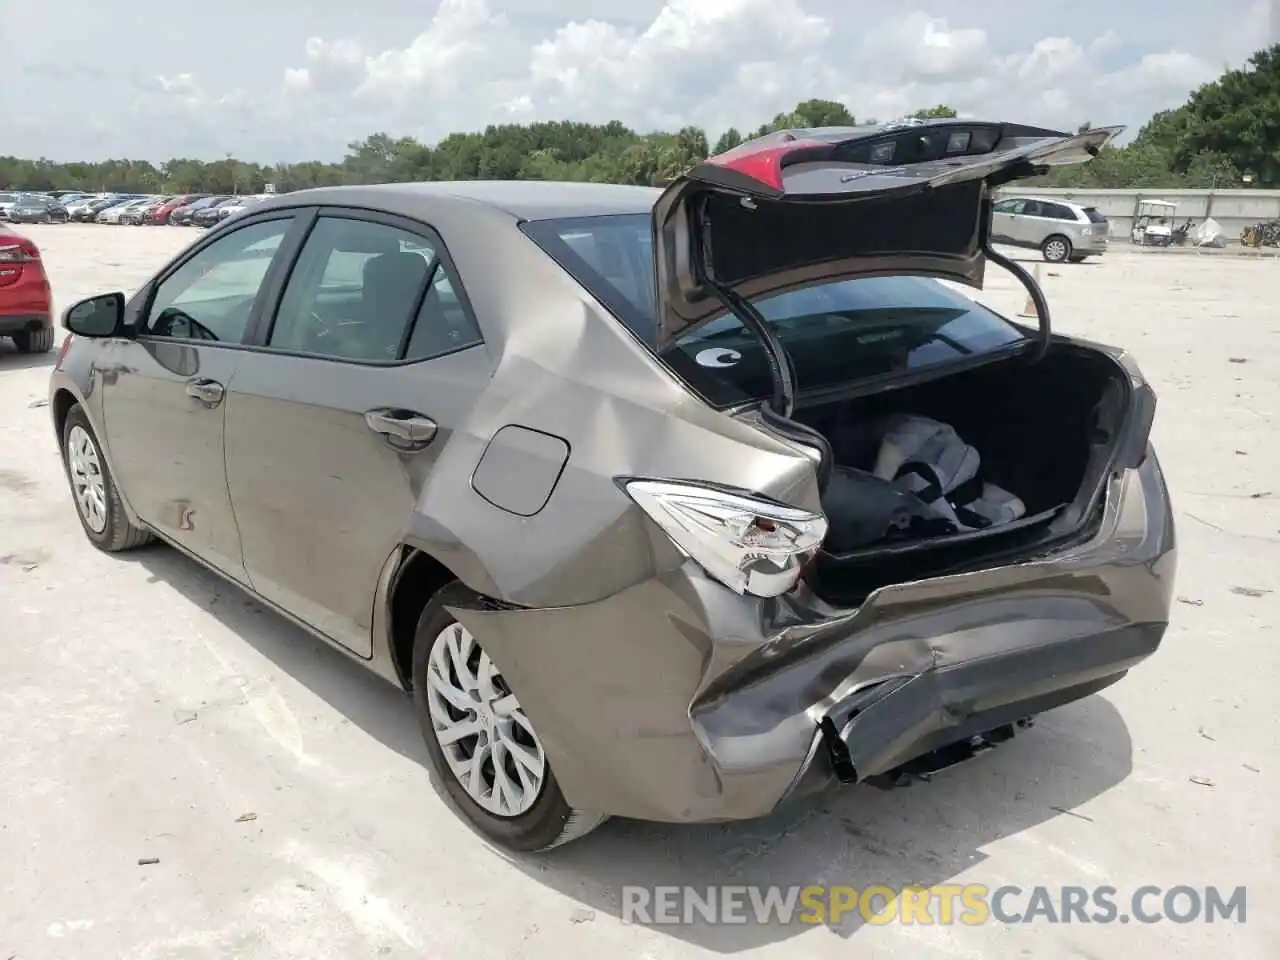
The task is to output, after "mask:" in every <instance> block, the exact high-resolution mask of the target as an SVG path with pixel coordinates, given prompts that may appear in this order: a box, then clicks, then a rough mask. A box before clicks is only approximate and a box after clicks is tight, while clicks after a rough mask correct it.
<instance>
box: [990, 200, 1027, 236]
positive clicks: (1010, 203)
mask: <svg viewBox="0 0 1280 960" xmlns="http://www.w3.org/2000/svg"><path fill="white" fill-rule="evenodd" d="M1023 204H1024V201H1022V200H1019V199H1017V198H1010V199H1008V200H1001V201H1000V202H999V203H997V204H994V205H993V206H992V207H991V239H992V240H996V241H998V242H1000V243H1011V242H1012V241H1013V234H1014V229H1015V226H1014V219H1015V218H1014V216H1013V215H1014V213H1016V212H1017V211H1019V210H1021V209H1022V207H1023Z"/></svg>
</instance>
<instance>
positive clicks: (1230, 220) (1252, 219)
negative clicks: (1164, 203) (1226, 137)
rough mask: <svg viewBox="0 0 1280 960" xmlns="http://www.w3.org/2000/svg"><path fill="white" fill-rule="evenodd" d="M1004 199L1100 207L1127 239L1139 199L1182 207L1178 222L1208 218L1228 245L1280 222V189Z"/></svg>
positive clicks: (1044, 193) (1054, 193) (1057, 193)
mask: <svg viewBox="0 0 1280 960" xmlns="http://www.w3.org/2000/svg"><path fill="white" fill-rule="evenodd" d="M997 194H998V195H1000V196H1011V195H1019V196H1020V195H1023V194H1028V195H1035V196H1039V197H1062V198H1063V199H1065V200H1070V201H1072V202H1073V203H1078V204H1080V205H1081V206H1084V207H1097V208H1098V210H1099V211H1101V212H1102V213H1103V214H1105V215H1106V217H1107V219H1108V220H1110V221H1111V236H1112V238H1113V239H1116V240H1127V239H1128V237H1129V231H1130V230H1131V229H1132V228H1133V220H1134V212H1135V211H1136V210H1137V207H1138V201H1139V200H1168V201H1170V202H1171V203H1176V204H1177V205H1178V209H1177V211H1175V217H1176V222H1177V223H1181V222H1182V221H1183V220H1184V219H1186V218H1187V217H1191V218H1192V219H1193V220H1194V221H1195V222H1197V223H1199V222H1200V221H1201V220H1203V219H1204V218H1205V217H1206V216H1210V217H1213V219H1215V220H1217V221H1218V223H1220V224H1221V225H1222V230H1223V233H1224V234H1225V237H1226V239H1227V241H1228V242H1236V241H1238V240H1239V239H1240V231H1241V230H1243V229H1244V228H1245V227H1247V226H1248V225H1249V224H1251V223H1257V222H1259V221H1260V220H1277V219H1280V190H1159V189H1150V190H1147V189H1143V190H1088V189H1079V190H1076V189H1070V190H1064V189H1057V190H1048V189H1041V188H1028V189H1019V188H1018V186H1017V185H1016V184H1014V185H1013V186H1011V187H1005V188H1003V189H1001V190H999V191H997Z"/></svg>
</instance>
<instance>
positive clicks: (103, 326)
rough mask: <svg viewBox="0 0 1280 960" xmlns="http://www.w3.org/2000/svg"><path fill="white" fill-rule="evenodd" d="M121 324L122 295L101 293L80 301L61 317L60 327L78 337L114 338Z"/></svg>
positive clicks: (122, 314) (122, 312) (122, 318)
mask: <svg viewBox="0 0 1280 960" xmlns="http://www.w3.org/2000/svg"><path fill="white" fill-rule="evenodd" d="M123 323H124V294H123V293H103V294H100V295H98V296H96V297H90V298H89V299H87V300H81V301H80V302H79V303H75V304H72V305H71V306H70V307H68V308H67V310H66V312H65V313H64V314H63V315H62V325H63V326H64V327H66V328H67V329H68V330H70V331H71V332H72V333H74V334H75V335H76V336H78V337H110V336H114V335H115V334H116V333H117V332H118V331H119V330H120V328H121V326H122V325H123Z"/></svg>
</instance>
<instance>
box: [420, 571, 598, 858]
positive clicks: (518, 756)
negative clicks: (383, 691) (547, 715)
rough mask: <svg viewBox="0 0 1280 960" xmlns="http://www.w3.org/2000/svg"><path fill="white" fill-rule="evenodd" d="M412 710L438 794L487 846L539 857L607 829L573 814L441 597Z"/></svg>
mask: <svg viewBox="0 0 1280 960" xmlns="http://www.w3.org/2000/svg"><path fill="white" fill-rule="evenodd" d="M413 700H414V705H415V707H416V708H417V714H418V724H419V726H420V727H421V728H422V735H423V739H424V740H425V741H426V744H427V756H428V758H429V759H430V762H431V769H432V773H433V774H434V776H433V777H432V781H433V783H434V784H435V786H436V789H437V790H438V791H439V792H440V794H441V795H442V796H443V798H444V799H445V801H446V802H447V803H448V804H449V806H450V807H452V809H453V811H454V812H455V813H456V814H458V815H459V816H460V817H462V818H463V819H464V820H465V821H466V822H467V823H468V824H470V825H471V826H472V827H473V828H474V829H475V830H476V831H477V832H479V833H480V834H481V835H482V836H484V837H485V838H486V839H488V840H490V841H491V842H493V843H495V844H497V845H498V846H500V847H503V848H505V849H507V850H510V851H512V852H516V853H535V852H538V851H542V850H550V849H551V848H552V847H558V846H560V845H561V844H564V843H568V842H569V841H570V840H576V839H578V838H579V837H582V836H585V835H586V834H587V833H590V832H591V831H592V830H594V829H595V828H596V827H598V826H599V825H600V824H601V823H603V822H604V821H605V819H606V817H604V816H602V815H600V814H593V813H587V812H584V811H581V810H575V809H574V808H572V807H570V806H569V804H568V801H566V800H565V797H564V794H563V793H562V792H561V790H560V786H559V784H557V783H556V778H555V774H554V773H553V772H552V770H551V765H550V764H549V763H548V761H547V756H546V753H545V752H544V751H543V748H542V742H541V741H540V740H539V739H538V735H537V733H536V732H535V731H534V729H533V724H532V723H530V721H529V718H528V717H527V716H526V715H525V712H524V708H523V707H521V705H520V701H519V700H518V699H517V698H516V695H515V693H514V692H513V691H512V690H511V688H510V687H509V686H508V685H507V683H506V681H505V680H504V679H503V676H502V674H501V672H500V671H499V670H498V668H497V666H496V665H495V664H494V662H493V661H492V660H490V659H489V655H488V654H487V653H486V652H485V651H484V648H483V647H481V646H480V643H479V642H478V641H477V640H476V638H475V637H473V636H472V635H471V632H470V631H469V630H467V628H466V627H464V626H463V625H462V624H460V623H458V621H457V620H455V619H454V618H453V616H452V615H451V614H450V613H449V612H448V611H447V610H445V609H444V606H443V605H442V604H441V603H440V600H439V595H437V597H436V598H433V599H432V600H431V602H429V603H428V604H427V606H426V609H425V610H423V612H422V616H421V617H420V618H419V620H418V629H417V635H416V639H415V641H414V648H413Z"/></svg>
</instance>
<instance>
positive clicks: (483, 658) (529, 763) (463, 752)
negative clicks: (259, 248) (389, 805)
mask: <svg viewBox="0 0 1280 960" xmlns="http://www.w3.org/2000/svg"><path fill="white" fill-rule="evenodd" d="M426 700H427V709H428V712H429V714H430V716H431V727H432V730H433V732H434V733H435V737H436V741H437V742H438V743H439V744H440V749H441V751H442V752H443V754H444V757H445V760H446V762H447V763H448V765H449V769H450V771H452V773H453V775H454V776H455V777H456V778H457V780H458V783H460V784H461V785H462V788H463V789H464V790H465V791H466V792H467V795H468V796H469V797H470V798H471V799H472V800H473V801H475V803H476V804H477V805H478V806H480V807H481V808H482V809H484V810H486V811H487V812H489V813H491V814H493V815H494V816H498V817H517V816H519V815H520V814H522V813H525V812H527V811H528V810H529V809H530V808H531V807H533V805H534V803H535V802H537V800H538V797H539V795H540V794H541V793H542V788H543V785H544V783H545V782H546V778H547V758H546V754H545V753H544V752H543V749H542V743H541V741H539V739H538V736H537V734H536V733H534V730H533V725H532V724H531V723H530V722H529V718H528V717H526V716H525V713H524V709H523V708H522V707H521V706H520V702H519V701H518V700H517V699H516V697H515V694H513V693H512V692H511V690H510V688H508V687H507V685H506V683H505V682H504V681H503V679H502V675H501V674H500V673H499V672H498V669H497V667H496V666H495V665H494V663H493V661H492V660H490V659H489V655H488V654H487V653H485V652H484V650H483V649H482V648H481V646H480V644H479V643H477V642H476V639H475V637H473V636H472V635H471V633H470V631H468V630H467V629H466V628H465V627H464V626H462V625H461V624H459V623H451V624H449V626H447V627H445V628H444V629H443V630H442V631H440V633H439V634H438V635H437V636H436V638H435V640H434V641H433V642H432V645H431V656H430V664H429V667H428V672H427V697H426Z"/></svg>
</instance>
